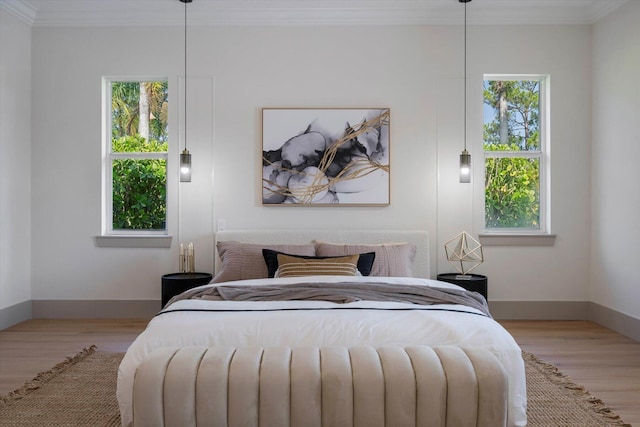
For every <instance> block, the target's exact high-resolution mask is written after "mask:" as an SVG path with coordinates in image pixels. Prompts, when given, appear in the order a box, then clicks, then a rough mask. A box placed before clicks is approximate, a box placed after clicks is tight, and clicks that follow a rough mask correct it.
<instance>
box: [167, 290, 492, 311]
mask: <svg viewBox="0 0 640 427" xmlns="http://www.w3.org/2000/svg"><path fill="white" fill-rule="evenodd" d="M190 298H191V299H214V300H226V301H292V300H296V301H303V300H321V301H330V302H335V303H349V302H354V301H385V302H404V303H411V304H419V305H433V304H461V305H465V306H468V307H472V308H475V309H477V310H479V311H481V312H482V313H483V314H485V315H486V316H488V317H491V314H490V313H489V307H488V305H487V301H486V300H485V299H484V297H483V296H482V295H480V294H478V293H476V292H470V291H466V290H461V289H449V288H435V287H430V286H417V285H397V284H388V283H378V282H367V283H352V282H340V283H313V282H311V283H310V282H304V283H295V284H287V285H258V286H242V285H240V286H238V285H218V286H214V287H211V288H205V289H194V290H192V291H187V292H185V293H184V294H182V295H180V296H177V297H174V298H173V299H172V300H171V301H170V302H175V301H178V300H179V299H190Z"/></svg>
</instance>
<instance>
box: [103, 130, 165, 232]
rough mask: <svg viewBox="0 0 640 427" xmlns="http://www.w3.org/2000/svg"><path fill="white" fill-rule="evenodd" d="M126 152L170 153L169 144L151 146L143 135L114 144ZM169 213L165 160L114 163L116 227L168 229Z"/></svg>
mask: <svg viewBox="0 0 640 427" xmlns="http://www.w3.org/2000/svg"><path fill="white" fill-rule="evenodd" d="M113 144H114V148H115V146H118V147H119V148H122V149H123V151H128V152H131V151H135V152H158V151H167V143H166V142H165V143H163V144H160V143H158V142H157V141H150V142H149V143H147V142H146V141H145V140H144V139H143V138H140V137H139V136H128V137H123V138H119V139H117V140H114V141H113ZM166 210H167V161H166V160H165V159H115V160H114V161H113V228H114V229H116V230H119V229H134V230H164V229H165V228H166V223H165V222H166Z"/></svg>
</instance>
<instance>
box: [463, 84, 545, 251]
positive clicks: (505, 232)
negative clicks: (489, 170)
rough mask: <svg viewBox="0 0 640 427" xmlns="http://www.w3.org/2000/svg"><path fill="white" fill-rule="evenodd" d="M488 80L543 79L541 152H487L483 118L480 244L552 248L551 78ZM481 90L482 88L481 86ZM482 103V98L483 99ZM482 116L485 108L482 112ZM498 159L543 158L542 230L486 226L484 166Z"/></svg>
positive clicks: (479, 163) (478, 165)
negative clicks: (493, 159) (491, 159)
mask: <svg viewBox="0 0 640 427" xmlns="http://www.w3.org/2000/svg"><path fill="white" fill-rule="evenodd" d="M485 80H540V150H536V151H518V152H504V151H491V152H489V151H487V152H485V150H484V141H483V137H482V124H483V123H484V120H483V119H482V118H481V119H480V137H479V138H478V140H479V141H480V150H479V152H481V153H482V156H477V158H478V160H477V161H476V164H475V166H476V167H475V170H477V171H479V173H478V174H477V175H476V177H477V179H476V183H477V184H476V186H475V191H476V194H478V197H477V198H476V200H478V203H477V205H476V206H477V212H479V213H480V214H479V215H476V218H475V220H474V222H475V224H476V227H475V228H476V230H482V231H481V232H480V233H478V235H479V238H480V243H481V244H483V245H486V246H552V245H553V244H554V243H555V238H556V235H555V234H552V233H551V206H550V198H551V191H550V181H551V180H550V176H551V175H550V174H551V168H550V163H551V161H550V144H549V142H550V129H551V126H550V102H549V91H550V86H551V85H550V76H549V75H548V74H485V75H484V76H483V79H482V81H485ZM481 87H482V86H481ZM480 101H481V102H484V101H483V96H480ZM480 111H481V112H480V115H481V116H482V108H481V109H480ZM497 157H520V158H522V157H524V158H539V159H540V228H536V229H526V228H514V229H510V228H509V229H508V228H500V229H496V228H491V229H488V228H486V227H485V224H486V221H485V191H484V166H485V159H486V158H497Z"/></svg>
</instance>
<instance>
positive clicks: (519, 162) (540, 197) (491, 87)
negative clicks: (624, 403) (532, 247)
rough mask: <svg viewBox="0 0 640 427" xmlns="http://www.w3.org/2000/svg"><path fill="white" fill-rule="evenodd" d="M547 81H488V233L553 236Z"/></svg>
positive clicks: (530, 78) (510, 78) (485, 95)
mask: <svg viewBox="0 0 640 427" xmlns="http://www.w3.org/2000/svg"><path fill="white" fill-rule="evenodd" d="M547 80H548V77H546V76H485V80H484V85H483V89H484V90H483V100H484V109H483V111H484V114H483V115H484V121H483V123H484V129H483V131H484V132H483V134H484V178H485V180H484V184H485V185H484V229H485V232H488V233H492V232H496V233H508V234H509V233H517V234H520V233H547V232H548V215H547V207H548V202H547V197H548V191H546V182H547V175H548V172H547V165H548V159H547V155H548V150H547V149H546V146H547V143H548V141H547V137H546V135H547V127H548V125H547V121H548V120H547V117H548V114H547V100H548V95H547V93H546V90H547V88H548V84H547Z"/></svg>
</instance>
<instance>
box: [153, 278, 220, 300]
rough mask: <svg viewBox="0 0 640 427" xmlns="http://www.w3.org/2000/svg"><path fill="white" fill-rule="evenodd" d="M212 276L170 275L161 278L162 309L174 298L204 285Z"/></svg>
mask: <svg viewBox="0 0 640 427" xmlns="http://www.w3.org/2000/svg"><path fill="white" fill-rule="evenodd" d="M212 278H213V276H212V275H211V274H209V273H171V274H165V275H164V276H162V307H164V306H165V304H167V302H169V300H170V299H171V298H173V297H174V296H176V295H178V294H180V293H182V292H184V291H188V290H189V289H192V288H195V287H196V286H200V285H206V284H207V283H209V282H210V281H211V279H212Z"/></svg>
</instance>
